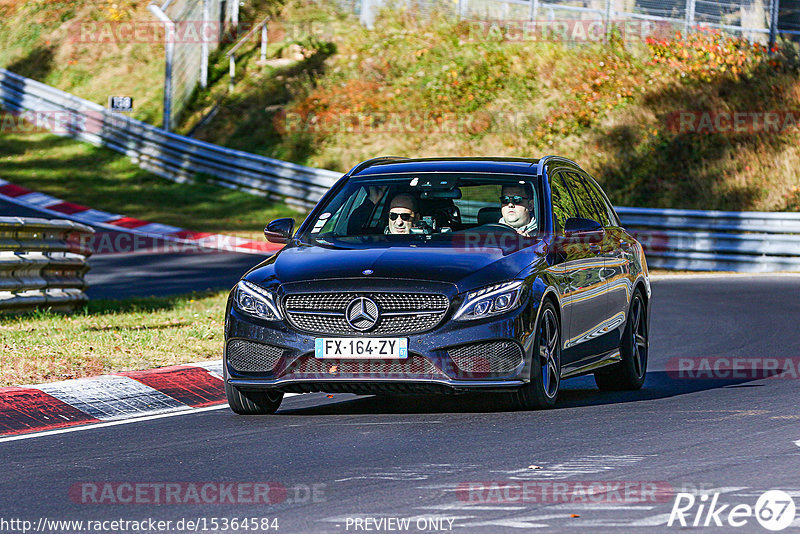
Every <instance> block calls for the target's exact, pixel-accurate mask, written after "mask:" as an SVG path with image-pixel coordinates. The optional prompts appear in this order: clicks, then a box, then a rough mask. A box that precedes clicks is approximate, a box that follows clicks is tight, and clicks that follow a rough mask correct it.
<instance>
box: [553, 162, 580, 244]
mask: <svg viewBox="0 0 800 534" xmlns="http://www.w3.org/2000/svg"><path fill="white" fill-rule="evenodd" d="M550 194H551V196H552V201H553V224H554V228H555V232H556V233H557V234H561V233H563V232H564V223H566V221H567V219H569V218H570V217H578V216H579V215H578V209H577V208H576V207H575V203H574V202H573V200H572V195H570V193H569V190H568V189H567V186H566V184H565V183H564V179H563V177H562V176H561V173H554V174H553V175H552V179H551V180H550Z"/></svg>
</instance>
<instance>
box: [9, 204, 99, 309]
mask: <svg viewBox="0 0 800 534" xmlns="http://www.w3.org/2000/svg"><path fill="white" fill-rule="evenodd" d="M92 234H94V230H93V229H92V228H91V227H89V226H86V225H83V224H79V223H76V222H72V221H67V220H63V219H51V220H48V219H39V218H32V217H24V218H21V217H0V312H5V311H20V310H27V309H31V308H36V307H49V308H52V309H55V310H60V311H68V310H71V309H74V308H75V307H76V306H78V305H80V304H82V303H84V302H86V301H87V300H88V299H87V296H86V293H84V291H85V290H86V288H87V287H88V285H87V283H86V280H84V275H85V274H86V272H87V271H88V270H89V265H88V264H87V263H86V260H87V258H88V257H89V256H90V255H91V250H90V249H89V247H88V246H87V245H86V243H87V237H88V236H91V235H92Z"/></svg>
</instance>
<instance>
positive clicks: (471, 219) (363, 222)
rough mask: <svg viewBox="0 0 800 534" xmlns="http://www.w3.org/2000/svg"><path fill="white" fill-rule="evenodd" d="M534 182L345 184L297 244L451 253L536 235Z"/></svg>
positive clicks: (400, 179) (439, 179)
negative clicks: (471, 242)
mask: <svg viewBox="0 0 800 534" xmlns="http://www.w3.org/2000/svg"><path fill="white" fill-rule="evenodd" d="M539 199H540V194H539V189H538V185H537V181H536V179H535V178H534V177H531V176H526V175H505V174H464V173H429V174H426V173H414V174H411V173H409V174H392V175H388V174H387V175H373V176H368V177H355V178H351V179H350V180H349V181H348V182H347V183H346V184H345V186H344V187H343V188H342V189H341V190H340V191H339V192H338V193H337V194H336V195H335V196H333V197H332V198H331V199H330V200H329V201H328V202H327V203H326V204H325V205H324V206H321V207H320V208H319V209H317V210H315V216H314V220H313V221H308V224H307V225H306V226H305V231H304V232H303V233H302V234H301V235H300V236H299V238H300V241H301V242H304V243H308V244H315V245H322V246H339V247H346V248H349V247H356V248H360V247H362V246H404V245H405V246H419V245H420V243H425V244H428V245H432V246H453V243H454V241H457V240H458V239H457V238H463V236H464V234H469V233H475V232H478V233H481V234H493V233H509V232H510V233H511V234H512V235H515V236H517V235H521V236H524V237H533V236H535V235H536V233H537V232H538V231H539V229H540V228H539V225H540V223H539V221H541V220H542V219H541V213H540V210H541V208H540V202H539Z"/></svg>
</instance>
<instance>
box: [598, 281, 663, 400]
mask: <svg viewBox="0 0 800 534" xmlns="http://www.w3.org/2000/svg"><path fill="white" fill-rule="evenodd" d="M648 334H649V333H648V322H647V306H645V304H644V298H643V297H642V292H641V291H640V290H639V289H637V290H636V291H634V292H633V298H632V299H631V305H630V311H629V312H628V322H627V324H626V325H625V331H624V332H623V333H622V341H621V342H620V346H619V352H620V356H622V361H621V362H619V363H617V364H614V365H611V366H608V367H604V368H603V369H599V370H597V371H595V373H594V381H595V383H597V387H598V388H600V390H602V391H625V390H636V389H640V388H641V387H642V385H643V384H644V379H645V375H646V374H647V357H648V352H649V348H650V338H649V335H648Z"/></svg>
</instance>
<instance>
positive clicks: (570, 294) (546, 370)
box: [224, 156, 650, 414]
mask: <svg viewBox="0 0 800 534" xmlns="http://www.w3.org/2000/svg"><path fill="white" fill-rule="evenodd" d="M265 235H266V237H267V239H268V240H270V241H273V242H279V243H285V246H284V247H283V248H282V249H281V250H280V251H279V252H278V253H276V254H275V255H273V256H272V257H270V258H268V259H267V260H266V261H264V262H263V263H261V264H259V265H258V266H256V267H254V268H253V269H251V270H250V271H249V272H248V273H246V274H245V275H244V276H243V277H242V279H241V281H240V282H239V283H238V284H237V286H236V287H235V288H234V289H233V291H232V292H231V294H230V297H229V300H228V306H227V311H226V321H225V355H224V374H225V391H226V393H227V396H228V401H229V403H230V406H231V408H232V409H233V411H235V412H237V413H240V414H266V413H274V412H275V411H276V410H277V409H278V406H279V405H280V403H281V400H282V398H283V394H284V393H285V392H296V393H302V392H313V391H323V392H349V393H356V394H376V393H398V394H399V393H463V392H474V391H485V392H492V393H495V394H497V395H498V396H502V397H503V398H504V399H505V400H507V401H508V404H509V405H510V406H511V407H514V408H518V409H530V408H547V407H550V406H553V405H554V404H555V403H556V400H557V398H558V393H559V388H560V384H561V380H563V379H565V378H569V377H574V376H579V375H585V374H588V373H593V374H594V377H595V381H596V383H597V385H598V387H599V388H601V389H604V390H617V389H638V388H640V387H641V386H642V384H643V383H644V379H645V372H646V369H647V355H648V347H649V342H648V339H649V337H648V329H649V315H650V314H649V303H650V283H649V276H648V272H647V265H646V263H645V258H644V254H643V252H642V247H641V245H640V244H639V243H638V242H637V241H636V239H634V237H633V236H632V235H631V234H629V233H628V232H627V231H626V230H625V229H624V228H622V226H621V224H620V220H619V217H618V216H617V214H616V212H615V211H614V208H613V207H612V206H611V203H610V202H609V201H608V198H607V197H606V195H605V194H604V193H603V191H602V189H601V188H600V187H599V186H598V184H597V182H596V181H595V180H594V179H593V178H592V177H591V176H589V175H588V174H587V173H586V172H585V171H583V170H582V169H581V168H580V167H579V166H578V165H576V164H575V163H573V162H572V161H570V160H568V159H565V158H561V157H555V156H547V157H545V158H542V159H539V160H536V159H521V158H520V159H516V158H485V159H478V158H442V159H404V158H376V159H373V160H369V161H365V162H363V163H361V164H359V165H357V166H355V167H354V168H353V169H352V170H351V171H350V172H348V173H347V174H345V175H344V176H343V177H342V178H341V179H340V180H339V181H338V182H337V183H336V184H335V185H334V186H333V187H332V188H331V189H330V191H328V192H327V193H326V194H325V196H324V197H323V198H322V200H320V202H319V203H318V204H317V206H316V207H315V208H314V210H313V211H312V212H311V214H310V215H309V216H308V218H307V219H306V220H305V222H303V224H301V225H300V227H299V228H298V229H297V231H295V229H294V221H293V220H292V219H278V220H276V221H273V222H271V223H270V224H269V225H268V226H267V228H266V230H265Z"/></svg>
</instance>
